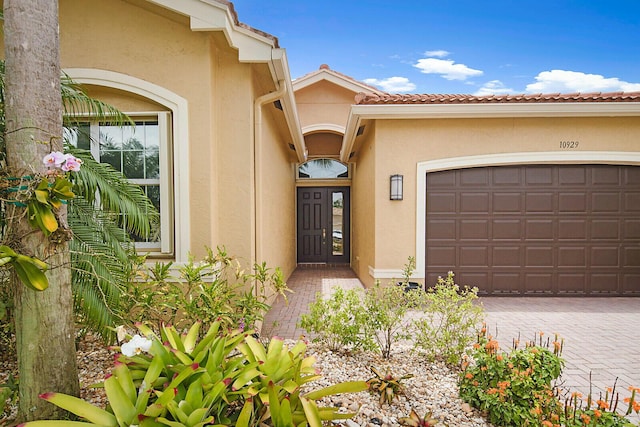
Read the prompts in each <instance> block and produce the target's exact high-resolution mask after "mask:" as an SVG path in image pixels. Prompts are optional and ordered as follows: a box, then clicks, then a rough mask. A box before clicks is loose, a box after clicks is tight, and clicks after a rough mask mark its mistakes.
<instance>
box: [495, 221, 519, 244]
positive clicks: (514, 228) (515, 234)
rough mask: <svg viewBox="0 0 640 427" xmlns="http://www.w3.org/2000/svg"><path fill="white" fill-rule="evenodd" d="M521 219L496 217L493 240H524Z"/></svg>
mask: <svg viewBox="0 0 640 427" xmlns="http://www.w3.org/2000/svg"><path fill="white" fill-rule="evenodd" d="M523 222H524V221H523V220H520V219H494V220H493V222H492V225H493V240H518V241H520V240H522V228H523V226H522V224H523Z"/></svg>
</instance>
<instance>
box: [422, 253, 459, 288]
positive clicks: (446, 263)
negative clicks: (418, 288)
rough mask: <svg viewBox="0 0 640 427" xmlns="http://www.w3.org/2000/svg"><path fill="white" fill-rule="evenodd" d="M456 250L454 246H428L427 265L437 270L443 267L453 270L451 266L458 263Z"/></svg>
mask: <svg viewBox="0 0 640 427" xmlns="http://www.w3.org/2000/svg"><path fill="white" fill-rule="evenodd" d="M456 252H457V251H456V247H455V246H439V247H431V248H428V249H427V259H428V260H429V261H428V262H429V266H430V267H433V268H434V269H436V270H438V271H439V270H441V269H442V268H445V269H446V271H449V270H453V267H454V266H456V265H458V262H457V253H456ZM439 274H440V273H439ZM429 283H432V282H429ZM433 283H435V282H433Z"/></svg>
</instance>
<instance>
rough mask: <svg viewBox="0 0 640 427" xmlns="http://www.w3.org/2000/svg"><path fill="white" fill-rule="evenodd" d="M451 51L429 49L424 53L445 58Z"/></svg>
mask: <svg viewBox="0 0 640 427" xmlns="http://www.w3.org/2000/svg"><path fill="white" fill-rule="evenodd" d="M449 54H450V52H447V51H446V50H428V51H426V52H425V53H424V56H428V57H435V58H444V57H447V56H449Z"/></svg>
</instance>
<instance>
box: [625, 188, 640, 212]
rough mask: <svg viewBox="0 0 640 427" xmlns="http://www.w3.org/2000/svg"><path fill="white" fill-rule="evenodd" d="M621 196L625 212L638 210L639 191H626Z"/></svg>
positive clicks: (639, 204) (639, 209)
mask: <svg viewBox="0 0 640 427" xmlns="http://www.w3.org/2000/svg"><path fill="white" fill-rule="evenodd" d="M623 197H624V210H625V211H626V212H640V192H627V193H624V194H623Z"/></svg>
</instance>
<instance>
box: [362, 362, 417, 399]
mask: <svg viewBox="0 0 640 427" xmlns="http://www.w3.org/2000/svg"><path fill="white" fill-rule="evenodd" d="M370 369H371V372H373V374H374V377H373V378H370V379H368V380H367V384H368V385H369V391H370V392H372V393H378V394H379V395H380V401H379V403H380V405H381V406H382V404H384V403H386V404H388V405H391V402H393V399H395V398H397V397H398V396H399V395H401V394H403V393H404V391H403V387H402V384H400V382H401V381H402V380H406V379H408V378H412V377H413V375H412V374H408V375H403V376H402V377H400V378H396V377H395V376H393V374H392V373H391V372H390V371H388V372H387V373H386V374H385V375H382V374H381V373H380V372H379V371H378V370H377V369H376V368H374V367H373V366H371V367H370Z"/></svg>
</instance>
